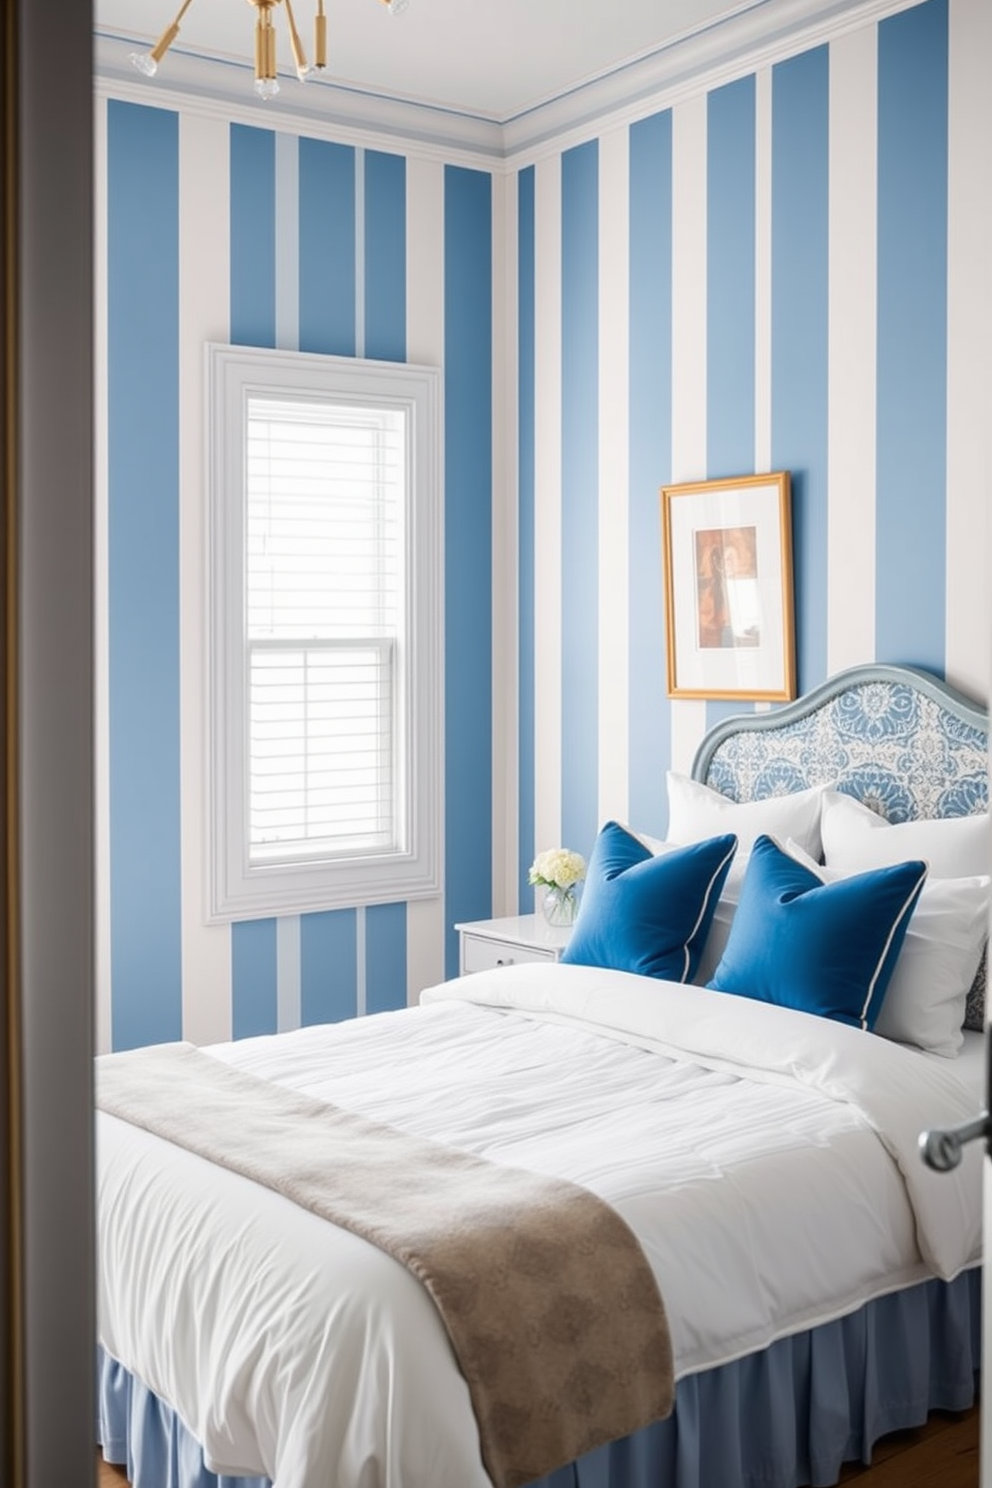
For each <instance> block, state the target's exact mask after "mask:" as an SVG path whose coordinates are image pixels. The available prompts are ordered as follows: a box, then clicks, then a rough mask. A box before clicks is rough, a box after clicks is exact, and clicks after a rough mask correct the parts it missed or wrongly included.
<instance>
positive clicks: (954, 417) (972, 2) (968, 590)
mask: <svg viewBox="0 0 992 1488" xmlns="http://www.w3.org/2000/svg"><path fill="white" fill-rule="evenodd" d="M949 42H950V69H949V70H950V104H949V116H948V157H949V171H948V182H947V195H948V201H947V207H948V223H947V285H948V293H947V618H946V625H947V631H946V647H947V649H946V666H947V678H948V681H950V682H953V683H954V684H955V685H956V686H958V687H961V688H963V689H964V690H965V691H966V692H969V693H973V694H975V695H976V696H978V697H980V698H986V697H988V695H989V681H990V677H989V669H990V652H989V645H990V636H989V607H988V601H987V595H988V592H989V577H988V576H989V562H990V551H989V545H990V536H992V530H990V529H992V524H990V521H989V506H990V503H992V435H990V432H989V423H990V415H992V283H990V265H992V197H990V194H989V163H990V160H992V91H990V88H989V76H988V73H989V59H990V58H992V5H990V4H989V0H955V3H954V4H953V5H952V6H951V7H950V35H949Z"/></svg>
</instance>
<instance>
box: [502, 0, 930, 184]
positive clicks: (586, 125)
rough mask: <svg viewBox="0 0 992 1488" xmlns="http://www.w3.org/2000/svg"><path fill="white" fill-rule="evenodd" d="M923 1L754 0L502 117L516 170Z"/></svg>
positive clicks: (508, 152) (506, 145)
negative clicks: (645, 53) (563, 91)
mask: <svg viewBox="0 0 992 1488" xmlns="http://www.w3.org/2000/svg"><path fill="white" fill-rule="evenodd" d="M921 3H923V0H756V3H755V4H753V5H751V6H749V7H748V8H747V9H746V10H741V11H738V12H737V13H736V14H734V15H732V16H728V17H726V18H724V19H723V20H721V21H718V22H715V23H714V24H713V25H711V26H707V27H703V28H700V30H698V31H694V32H692V33H691V34H688V35H685V36H682V37H679V38H678V39H676V40H675V41H673V42H671V43H670V44H669V45H667V46H665V47H662V48H659V50H658V51H656V52H652V53H651V54H650V55H649V56H646V57H642V58H639V59H637V60H636V61H633V62H631V63H629V64H628V65H626V66H624V67H619V68H616V69H614V70H613V71H612V72H610V73H608V74H606V75H604V76H603V77H600V78H596V79H594V80H593V81H591V82H589V83H586V84H584V85H583V86H582V87H580V88H576V89H574V90H572V91H571V92H570V93H566V94H562V95H561V96H560V97H558V98H554V99H550V100H549V101H548V102H546V103H543V104H541V105H540V106H539V107H537V108H534V109H530V110H528V111H527V112H526V113H523V114H519V115H517V116H516V117H515V118H512V119H507V120H506V121H504V124H503V153H504V158H505V159H506V160H507V161H511V160H512V163H513V167H514V169H518V168H520V167H521V166H523V165H526V164H528V163H529V162H530V161H531V160H534V159H537V158H540V157H541V156H543V155H548V154H551V153H557V152H559V151H561V150H562V149H564V148H567V147H568V146H569V145H570V144H572V143H577V142H578V141H580V140H584V139H589V138H590V137H591V136H593V135H596V134H600V133H602V132H603V131H604V130H605V129H608V128H617V127H619V126H621V125H623V124H628V123H631V122H633V121H635V120H636V119H639V118H644V117H645V116H646V115H647V114H651V113H656V112H658V111H659V110H660V109H665V108H670V107H671V106H672V105H673V104H675V103H678V102H679V101H681V99H683V98H686V97H690V96H692V95H694V94H698V93H700V92H702V91H704V90H709V89H711V88H714V87H719V86H720V85H721V84H722V83H725V82H730V81H732V80H733V79H734V78H737V77H741V76H742V75H744V74H746V73H749V72H755V71H757V70H758V69H760V68H762V67H766V66H771V65H772V64H774V63H775V62H779V61H783V60H784V59H785V58H787V57H790V56H794V55H796V53H798V52H802V51H806V50H808V49H809V48H811V47H814V46H819V45H822V44H823V43H825V42H828V41H830V40H832V39H833V38H834V37H838V36H842V35H844V34H845V33H847V32H849V31H853V30H856V29H858V28H860V27H862V26H866V25H872V24H875V23H877V22H878V21H880V20H883V19H884V18H885V17H886V16H889V15H893V14H895V13H896V12H897V11H901V10H909V9H911V8H912V7H913V6H915V5H919V4H921Z"/></svg>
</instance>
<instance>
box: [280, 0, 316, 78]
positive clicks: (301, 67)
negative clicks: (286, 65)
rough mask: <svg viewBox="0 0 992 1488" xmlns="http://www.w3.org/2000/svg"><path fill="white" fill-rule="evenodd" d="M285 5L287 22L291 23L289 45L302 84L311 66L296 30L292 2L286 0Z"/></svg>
mask: <svg viewBox="0 0 992 1488" xmlns="http://www.w3.org/2000/svg"><path fill="white" fill-rule="evenodd" d="M285 4H286V20H287V21H288V23H289V44H290V46H291V47H292V49H293V61H294V62H295V63H296V75H297V77H298V78H299V79H300V82H303V80H304V79H305V78H306V77H307V75H308V74H309V72H310V65H309V63H308V62H307V54H306V52H305V51H304V50H303V42H302V41H301V40H300V33H299V31H297V29H296V17H295V16H294V15H293V6H292V0H285Z"/></svg>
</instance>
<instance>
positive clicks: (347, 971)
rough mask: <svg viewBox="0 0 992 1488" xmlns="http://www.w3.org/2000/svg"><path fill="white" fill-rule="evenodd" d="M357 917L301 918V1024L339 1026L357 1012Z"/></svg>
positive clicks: (341, 912) (344, 913)
mask: <svg viewBox="0 0 992 1488" xmlns="http://www.w3.org/2000/svg"><path fill="white" fill-rule="evenodd" d="M356 919H357V916H356V914H355V911H354V910H353V909H328V910H321V911H319V912H318V913H316V914H305V915H301V916H300V1020H301V1022H302V1024H303V1026H304V1027H307V1025H308V1024H311V1023H340V1022H342V1021H343V1020H344V1019H345V1018H354V1016H355V1014H356V1013H357V1011H358V941H357V934H356Z"/></svg>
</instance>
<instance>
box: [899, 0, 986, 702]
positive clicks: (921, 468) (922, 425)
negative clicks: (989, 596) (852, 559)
mask: <svg viewBox="0 0 992 1488" xmlns="http://www.w3.org/2000/svg"><path fill="white" fill-rule="evenodd" d="M947 68H948V10H947V0H927V3H926V4H925V5H919V6H917V7H915V8H914V9H912V10H906V11H903V12H902V13H901V14H899V15H896V16H891V17H890V18H889V19H888V20H885V21H882V22H881V24H880V25H879V28H878V353H877V410H878V429H877V445H876V470H877V498H876V512H875V553H876V578H875V645H876V655H877V657H878V659H879V660H880V661H898V662H912V663H915V664H916V665H917V666H925V667H929V668H930V669H931V670H933V671H936V672H938V673H940V674H941V675H943V671H944V665H945V625H946V620H945V612H946V597H947V595H946V590H947V581H946V569H945V563H946V547H947V538H946V504H947V143H948V123H947V106H948V76H947ZM975 189H976V190H983V191H986V192H987V191H988V180H987V179H986V180H985V181H984V182H981V183H978V182H976V183H975ZM976 618H977V614H976Z"/></svg>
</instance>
